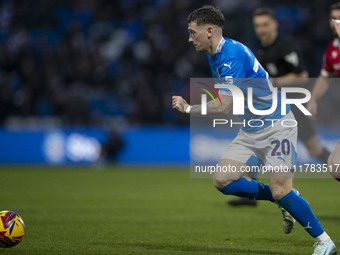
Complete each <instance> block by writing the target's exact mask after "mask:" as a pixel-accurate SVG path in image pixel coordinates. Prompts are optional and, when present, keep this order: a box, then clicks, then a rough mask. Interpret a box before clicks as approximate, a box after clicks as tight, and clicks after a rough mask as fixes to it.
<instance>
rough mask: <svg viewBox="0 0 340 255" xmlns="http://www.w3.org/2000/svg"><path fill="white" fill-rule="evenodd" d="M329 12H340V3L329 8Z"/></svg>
mask: <svg viewBox="0 0 340 255" xmlns="http://www.w3.org/2000/svg"><path fill="white" fill-rule="evenodd" d="M328 10H329V12H331V11H333V10H340V2H336V3H334V4H332V5H331V6H329V8H328Z"/></svg>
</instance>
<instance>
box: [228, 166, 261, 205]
mask: <svg viewBox="0 0 340 255" xmlns="http://www.w3.org/2000/svg"><path fill="white" fill-rule="evenodd" d="M246 176H247V177H249V178H250V179H252V180H255V181H257V178H256V176H257V172H252V173H248V174H247V175H246ZM226 202H227V204H228V205H231V206H244V205H247V206H256V205H257V203H258V202H257V200H253V199H248V198H245V197H236V198H230V199H228V200H227V201H226Z"/></svg>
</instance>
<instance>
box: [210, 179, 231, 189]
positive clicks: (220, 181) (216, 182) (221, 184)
mask: <svg viewBox="0 0 340 255" xmlns="http://www.w3.org/2000/svg"><path fill="white" fill-rule="evenodd" d="M231 181H232V180H229V179H228V178H226V177H218V176H217V177H216V176H215V177H214V179H213V184H214V186H215V188H216V189H218V190H220V189H222V188H223V187H225V186H227V185H228V184H229V183H230V182H231Z"/></svg>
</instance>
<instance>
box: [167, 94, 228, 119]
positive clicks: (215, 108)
mask: <svg viewBox="0 0 340 255" xmlns="http://www.w3.org/2000/svg"><path fill="white" fill-rule="evenodd" d="M219 96H220V98H221V102H222V105H219V104H217V105H216V104H215V102H214V101H213V100H211V101H209V102H208V103H207V115H219V114H227V113H228V112H229V111H230V109H231V107H232V103H233V97H232V96H228V95H221V94H220V95H219ZM172 108H173V109H175V110H177V111H179V112H180V113H187V114H192V115H201V112H202V106H201V105H189V104H188V103H187V101H185V99H183V97H181V96H173V97H172Z"/></svg>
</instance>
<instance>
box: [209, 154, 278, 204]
mask: <svg viewBox="0 0 340 255" xmlns="http://www.w3.org/2000/svg"><path fill="white" fill-rule="evenodd" d="M219 166H221V169H223V166H225V168H226V169H231V168H233V169H236V171H225V172H223V171H216V172H215V174H214V179H213V182H214V186H215V187H216V189H218V190H219V191H220V192H222V193H223V194H225V195H234V196H238V197H243V198H248V199H255V200H269V201H272V202H274V199H273V197H272V195H271V191H270V188H269V185H265V184H263V183H261V182H258V181H255V180H252V179H250V178H248V177H242V176H243V172H242V171H241V169H242V168H243V169H244V168H245V167H247V164H245V163H242V162H239V161H235V160H231V159H221V160H220V162H219Z"/></svg>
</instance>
